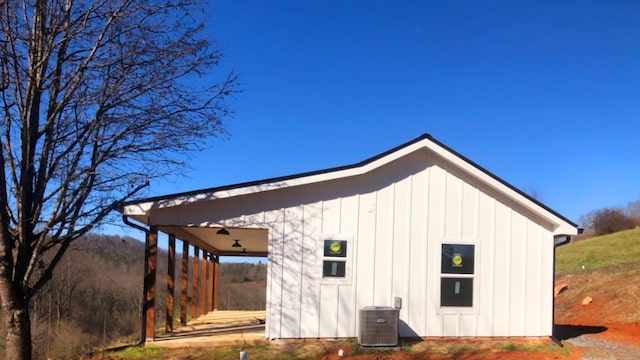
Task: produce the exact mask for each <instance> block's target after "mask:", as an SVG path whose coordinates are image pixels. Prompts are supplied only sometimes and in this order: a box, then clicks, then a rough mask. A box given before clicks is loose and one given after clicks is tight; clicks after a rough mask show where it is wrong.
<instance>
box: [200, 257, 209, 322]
mask: <svg viewBox="0 0 640 360" xmlns="http://www.w3.org/2000/svg"><path fill="white" fill-rule="evenodd" d="M200 269H201V270H200V271H201V272H202V275H201V276H200V300H199V304H200V315H201V316H202V315H206V314H207V252H206V251H204V250H202V259H201V260H200Z"/></svg>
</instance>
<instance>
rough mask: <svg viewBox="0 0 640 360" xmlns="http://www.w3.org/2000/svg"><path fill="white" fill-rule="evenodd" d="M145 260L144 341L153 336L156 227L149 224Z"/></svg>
mask: <svg viewBox="0 0 640 360" xmlns="http://www.w3.org/2000/svg"><path fill="white" fill-rule="evenodd" d="M146 240H147V241H146V244H145V245H146V246H145V249H146V251H145V260H146V264H147V265H146V267H147V272H146V274H145V278H144V292H145V303H144V313H145V342H146V341H153V339H154V337H155V332H154V326H155V300H156V266H157V264H158V227H157V226H154V225H151V226H150V227H149V233H148V234H147V239H146Z"/></svg>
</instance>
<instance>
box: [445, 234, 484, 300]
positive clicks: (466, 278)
mask: <svg viewBox="0 0 640 360" xmlns="http://www.w3.org/2000/svg"><path fill="white" fill-rule="evenodd" d="M440 271H441V273H442V274H441V278H440V306H466V307H468V306H473V280H474V275H475V245H465V244H442V262H441V270H440Z"/></svg>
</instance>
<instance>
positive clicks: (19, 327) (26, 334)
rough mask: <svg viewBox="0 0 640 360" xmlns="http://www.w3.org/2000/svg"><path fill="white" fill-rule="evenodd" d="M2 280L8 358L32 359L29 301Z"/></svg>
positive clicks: (1, 297) (7, 359) (1, 290)
mask: <svg viewBox="0 0 640 360" xmlns="http://www.w3.org/2000/svg"><path fill="white" fill-rule="evenodd" d="M10 286H11V285H10V284H9V285H7V283H6V280H4V279H2V280H0V299H2V322H3V324H2V326H4V328H5V330H6V331H7V333H6V338H5V349H4V352H5V353H4V354H0V358H2V359H6V360H30V359H31V324H30V323H29V303H28V301H27V300H25V299H24V298H23V297H19V296H15V291H13V289H11V288H10ZM2 355H4V356H2Z"/></svg>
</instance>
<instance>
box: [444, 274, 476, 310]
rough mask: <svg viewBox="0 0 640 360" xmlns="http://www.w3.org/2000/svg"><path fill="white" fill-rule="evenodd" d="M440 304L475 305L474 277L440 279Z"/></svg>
mask: <svg viewBox="0 0 640 360" xmlns="http://www.w3.org/2000/svg"><path fill="white" fill-rule="evenodd" d="M440 306H473V278H442V279H440Z"/></svg>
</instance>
